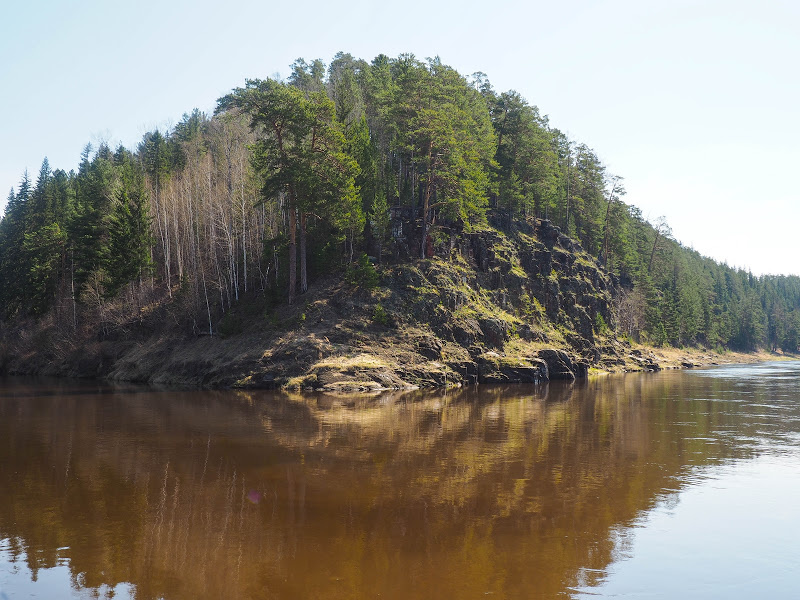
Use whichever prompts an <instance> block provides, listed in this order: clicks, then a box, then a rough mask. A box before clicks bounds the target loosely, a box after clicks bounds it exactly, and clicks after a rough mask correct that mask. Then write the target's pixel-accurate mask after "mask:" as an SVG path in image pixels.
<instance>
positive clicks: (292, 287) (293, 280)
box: [289, 203, 297, 304]
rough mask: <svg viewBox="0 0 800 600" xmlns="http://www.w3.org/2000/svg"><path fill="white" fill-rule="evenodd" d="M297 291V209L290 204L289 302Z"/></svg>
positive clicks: (290, 302) (292, 300)
mask: <svg viewBox="0 0 800 600" xmlns="http://www.w3.org/2000/svg"><path fill="white" fill-rule="evenodd" d="M296 293H297V209H296V208H295V207H294V203H292V204H291V205H290V206H289V304H292V303H293V302H294V297H295V294H296Z"/></svg>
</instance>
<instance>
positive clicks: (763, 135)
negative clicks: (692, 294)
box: [0, 0, 800, 273]
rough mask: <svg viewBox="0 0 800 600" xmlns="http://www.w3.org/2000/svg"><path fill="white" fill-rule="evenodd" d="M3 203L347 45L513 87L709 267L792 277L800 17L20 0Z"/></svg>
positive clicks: (717, 11) (7, 100)
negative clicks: (45, 161)
mask: <svg viewBox="0 0 800 600" xmlns="http://www.w3.org/2000/svg"><path fill="white" fill-rule="evenodd" d="M0 15H1V16H2V19H0V20H2V22H3V24H4V27H3V31H2V34H0V82H2V93H0V114H2V119H0V140H2V144H1V145H0V203H3V202H5V198H6V196H7V194H8V190H9V189H10V188H11V187H12V186H13V187H15V188H16V186H17V184H18V182H19V179H20V177H21V175H22V172H23V170H24V169H25V168H27V169H28V171H29V172H30V174H31V176H32V177H35V176H36V173H37V172H38V170H39V166H40V165H41V161H42V158H43V157H44V156H47V157H48V158H49V160H50V164H51V166H53V167H54V168H64V169H67V170H68V169H71V168H75V167H76V166H77V163H78V160H79V156H80V152H81V149H82V148H83V146H84V145H85V144H86V143H87V142H92V143H94V144H95V145H96V143H97V142H98V141H99V140H108V141H110V142H111V143H112V144H116V143H119V142H122V143H123V144H125V145H126V146H128V147H134V146H135V145H136V144H137V143H138V141H139V139H140V138H141V136H142V134H143V133H144V132H145V131H147V130H148V129H152V128H153V127H161V128H162V129H163V128H165V127H168V126H170V125H172V124H174V123H175V122H177V121H178V120H179V119H180V117H181V115H182V114H183V113H184V112H188V111H190V110H191V109H192V108H194V107H198V108H200V109H201V110H205V111H211V110H213V107H214V104H215V101H216V99H217V98H218V97H219V96H221V95H222V94H224V93H226V92H227V91H229V90H230V89H231V88H233V87H235V86H237V85H242V83H243V82H244V79H245V78H247V77H266V76H270V75H273V74H275V73H280V74H282V75H286V74H287V73H288V71H289V65H290V64H291V62H292V61H293V60H294V59H295V58H298V57H304V58H306V59H313V58H321V59H323V60H324V61H325V62H326V63H327V62H329V61H330V60H331V58H332V57H333V55H334V54H335V53H336V52H337V51H339V50H343V51H345V52H350V53H351V54H353V55H354V56H357V57H360V58H365V59H367V60H371V59H372V58H373V57H374V56H375V55H377V54H379V53H384V54H388V55H390V56H397V55H398V54H399V53H401V52H412V53H414V54H416V55H417V56H418V57H420V58H425V57H428V56H435V55H438V56H440V57H441V58H442V61H443V62H445V63H446V64H450V65H452V66H453V67H455V68H456V69H458V70H459V71H460V72H461V73H462V74H465V75H468V74H470V73H473V72H475V71H483V72H485V73H486V74H487V75H488V76H489V79H490V81H491V82H492V84H493V85H494V86H495V88H496V89H498V90H500V91H503V90H507V89H511V88H513V89H516V90H518V91H519V92H520V93H521V94H522V95H523V96H525V97H526V98H527V99H528V101H529V102H531V103H532V104H536V105H537V106H539V108H540V110H541V111H542V113H543V114H547V115H549V116H550V120H551V123H552V124H553V125H554V126H556V127H559V128H560V129H562V130H564V131H566V132H568V133H569V134H570V136H571V137H573V138H574V139H576V140H577V141H580V142H584V143H586V144H587V145H589V146H591V147H592V148H594V149H595V151H596V152H597V154H598V155H599V156H600V158H601V159H602V160H603V161H604V162H605V163H606V164H607V165H608V167H609V169H610V170H611V172H613V173H615V174H618V175H622V176H623V177H624V178H625V185H626V188H627V190H628V195H627V197H626V198H625V200H626V201H627V202H628V203H631V204H634V205H636V206H638V207H640V208H641V210H642V212H643V214H644V215H645V216H646V217H648V218H650V219H651V220H654V219H655V218H657V217H658V216H660V215H665V216H666V217H667V220H668V222H669V223H670V225H671V226H672V229H673V232H674V234H675V236H676V237H677V238H678V239H679V240H680V241H682V242H683V243H685V244H686V245H691V246H693V247H694V248H695V249H697V250H698V251H700V252H701V253H703V254H706V255H709V256H712V257H714V258H716V259H718V260H722V261H726V262H728V264H731V265H735V266H743V267H747V268H750V269H752V270H753V271H754V272H756V273H800V234H798V232H797V231H796V230H797V226H798V224H799V223H800V185H798V184H797V183H796V181H795V179H796V173H797V165H798V164H800V145H799V144H798V138H800V116H799V115H798V106H800V83H798V77H797V68H798V62H800V35H799V34H798V32H800V4H798V3H794V2H788V1H785V2H784V1H777V0H765V1H762V2H754V1H753V2H741V1H736V0H727V1H723V0H708V1H702V0H701V1H687V0H670V1H665V2H659V3H653V2H644V1H642V0H638V1H635V0H594V1H592V0H576V1H572V2H556V1H551V2H546V3H545V2H539V1H538V0H537V1H534V2H528V3H522V2H519V3H517V2H509V1H506V0H499V1H495V2H442V1H440V2H431V1H428V2H419V1H418V0H406V1H404V2H381V3H373V2H364V1H357V2H350V3H344V2H327V3H322V2H300V1H298V2H281V3H271V2H255V1H247V0H229V1H228V2H225V3H222V2H213V3H212V2H208V1H207V0H198V1H189V0H178V1H173V2H170V1H169V0H159V1H155V0H139V1H138V2H129V3H118V2H109V1H108V0H102V1H101V0H90V1H85V2H77V1H72V2H68V1H67V0H62V1H57V0H49V1H45V0H28V1H26V2H6V3H4V6H3V8H2V10H0Z"/></svg>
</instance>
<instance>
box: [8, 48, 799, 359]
mask: <svg viewBox="0 0 800 600" xmlns="http://www.w3.org/2000/svg"><path fill="white" fill-rule="evenodd" d="M43 150H46V149H43ZM624 193H625V191H624V184H623V180H622V178H621V177H620V176H618V174H612V173H609V172H608V171H607V169H606V168H605V167H604V165H603V163H602V161H601V160H600V159H599V158H598V155H597V154H596V153H595V151H594V150H593V149H591V148H588V147H587V146H586V145H584V144H582V143H580V142H578V141H576V140H572V139H570V138H569V137H568V136H567V135H565V134H564V133H562V132H561V131H560V130H559V129H557V128H556V127H554V126H552V125H551V124H550V123H549V121H548V119H547V117H546V116H544V115H542V114H541V113H540V112H539V109H538V108H537V107H536V106H534V105H532V104H529V103H528V101H526V100H525V99H524V98H522V97H521V96H520V95H519V94H518V93H516V92H514V91H507V92H498V91H496V90H495V89H493V87H492V86H491V84H490V83H489V80H488V79H487V77H486V76H485V75H484V74H481V73H478V74H475V75H472V76H469V77H465V76H463V75H461V74H459V73H458V72H456V71H455V70H454V69H452V68H451V67H448V66H447V65H444V64H442V63H441V61H440V60H439V59H429V60H426V61H422V60H418V59H416V58H415V57H414V56H413V55H400V56H398V57H397V58H389V57H387V56H384V55H380V56H378V57H376V58H375V59H373V60H372V61H371V62H367V61H365V60H361V59H356V58H354V57H352V56H350V55H348V54H342V53H340V54H337V55H336V57H334V59H333V60H332V61H331V63H330V64H329V65H328V66H327V67H326V66H325V65H324V64H323V63H322V62H321V61H319V60H314V61H311V62H306V61H304V60H298V61H296V62H295V63H294V64H293V65H292V73H291V75H290V76H289V77H288V79H287V80H286V81H276V80H272V79H263V80H262V79H254V80H248V81H247V82H244V85H243V87H240V88H237V89H234V90H232V91H231V92H230V93H229V94H228V95H226V96H225V97H223V98H221V99H220V100H219V102H218V106H217V109H216V111H215V114H214V115H206V114H204V113H202V112H200V111H197V110H195V111H193V112H192V113H190V114H186V115H184V117H183V119H182V120H181V121H180V122H179V123H178V124H177V125H176V126H175V127H174V128H173V129H171V130H168V131H151V132H149V133H147V134H145V136H144V138H143V139H142V141H141V143H140V144H139V145H138V147H136V148H124V147H119V148H109V147H108V146H106V145H101V146H100V147H98V148H92V147H90V146H87V147H86V149H85V151H84V153H83V154H82V156H81V160H80V166H79V167H78V170H77V172H74V171H70V172H65V171H63V170H58V169H56V170H53V169H52V168H51V166H50V165H49V164H48V162H47V160H45V161H44V163H43V164H42V166H41V169H40V171H39V172H38V174H37V175H36V176H35V177H29V175H28V174H27V173H26V174H25V175H23V176H22V180H21V182H20V184H19V186H18V187H17V188H16V189H14V190H11V192H10V194H9V196H8V204H7V206H6V211H5V215H4V217H3V219H2V222H0V311H2V315H1V317H2V320H3V322H4V323H5V327H6V328H8V327H9V326H10V325H9V324H11V323H19V322H23V321H24V322H41V321H42V320H49V321H48V322H50V323H51V324H53V325H54V326H56V327H58V328H60V331H64V332H69V331H73V332H83V333H84V334H85V335H86V332H87V331H88V332H95V333H96V334H97V335H99V336H100V337H102V336H104V335H110V332H113V330H114V328H115V327H116V326H117V325H119V324H120V323H127V322H132V321H136V320H138V321H140V322H141V321H143V320H145V319H146V318H147V315H148V314H149V312H148V311H150V312H152V311H153V310H155V309H154V307H156V306H159V305H160V303H165V302H166V303H172V305H173V306H178V307H180V311H182V312H180V313H179V315H180V317H174V316H173V318H174V320H175V323H176V324H179V325H180V327H182V328H184V329H186V330H187V331H188V332H190V333H194V334H195V335H200V334H203V335H205V334H211V335H212V336H214V335H216V334H217V333H220V332H223V333H224V332H225V326H226V323H227V321H226V318H227V316H228V315H229V314H231V313H232V312H235V311H236V310H237V307H238V306H240V305H241V303H242V302H251V301H255V300H253V299H261V300H259V301H260V302H262V304H263V306H264V307H265V308H264V310H263V311H260V312H257V317H258V318H260V319H267V320H269V319H270V318H271V317H270V316H269V315H270V314H271V313H270V311H271V310H273V308H270V307H280V306H283V305H286V304H290V303H293V304H294V305H295V306H296V305H300V304H302V303H303V296H304V294H306V293H307V292H308V290H309V288H312V289H313V287H314V285H315V282H319V281H321V277H323V276H325V277H327V278H329V277H330V275H331V274H336V273H341V274H342V275H345V276H346V277H347V278H349V279H348V281H353V285H358V284H363V283H364V282H365V281H373V280H374V281H378V279H376V277H380V276H381V273H382V272H384V271H385V270H387V269H389V268H390V267H396V266H397V265H401V264H412V263H414V264H416V263H415V261H419V260H420V259H424V260H436V257H444V256H451V254H452V252H453V251H454V249H455V248H458V247H460V246H461V244H462V241H463V240H464V239H466V238H465V236H466V237H468V236H470V235H473V234H475V233H476V232H486V231H489V230H493V231H499V232H501V233H503V234H509V235H510V234H511V233H514V232H519V231H522V230H523V229H524V227H525V226H530V227H532V229H531V231H533V230H534V229H536V227H540V226H541V225H542V224H550V225H552V226H556V227H557V228H558V229H559V230H560V233H563V234H567V235H568V236H570V237H571V238H574V239H576V240H578V241H579V242H580V245H581V246H582V249H583V250H585V251H586V252H587V253H588V254H589V255H591V257H593V260H594V261H595V262H596V264H598V265H599V266H600V267H602V268H604V269H606V270H607V271H608V272H610V273H611V274H612V275H613V277H612V279H613V281H614V285H613V311H612V313H611V314H610V315H608V318H604V317H603V316H602V314H599V316H598V314H595V315H594V321H595V322H594V323H593V324H592V326H593V327H594V329H595V331H596V332H598V333H599V332H608V331H609V329H611V330H616V334H617V336H618V337H628V338H631V339H633V340H636V341H642V342H647V343H650V344H653V345H656V346H659V345H673V346H682V345H703V346H706V347H711V348H731V349H742V350H749V349H755V348H770V349H777V348H782V349H784V350H787V351H793V352H794V351H797V349H798V342H799V341H800V308H799V307H800V279H799V278H798V277H795V276H762V277H756V276H753V275H752V274H750V273H748V272H745V271H742V270H736V269H732V268H730V267H728V266H726V265H723V264H719V263H716V262H714V261H712V260H710V259H708V258H705V257H703V256H700V255H699V254H698V253H697V252H694V251H692V250H690V249H687V248H685V247H683V246H681V245H680V243H679V242H678V241H676V240H675V239H674V238H673V237H672V235H671V232H670V229H669V227H668V226H667V224H666V223H664V222H661V221H659V222H657V223H649V222H647V221H646V220H645V219H644V218H643V217H642V215H641V213H640V211H639V210H638V209H637V208H636V207H633V206H629V205H627V204H625V203H624V202H623V201H622V200H621V198H622V197H623V196H624ZM532 224H533V225H532ZM536 224H538V225H536ZM556 231H558V230H556ZM742 243H746V240H743V241H742ZM367 257H369V258H367ZM373 265H377V266H373ZM551 276H552V277H556V278H557V277H559V273H557V272H555V270H554V271H553V272H552V273H542V274H541V277H544V278H546V277H551ZM326 281H328V279H326ZM373 285H375V284H373ZM531 302H533V303H534V304H536V302H535V299H531ZM501 304H502V303H501ZM378 306H380V305H378ZM170 314H171V315H175V314H177V313H174V312H172V313H170ZM530 315H531V316H530V318H531V319H532V320H536V319H539V320H540V321H545V320H547V319H548V316H545V313H544V312H542V311H539V312H537V311H532V312H531V313H530ZM390 316H391V315H390ZM303 317H305V314H303ZM550 317H552V318H549V321H550V323H549V325H548V324H547V323H539V325H541V326H542V327H545V326H546V325H547V326H551V327H554V328H557V327H558V326H559V316H558V314H555V315H550ZM386 318H387V317H385V316H384V317H382V316H381V315H380V314H377V315H376V316H375V319H376V320H377V321H381V320H382V319H384V320H385V319H386ZM564 322H565V321H564ZM564 322H562V323H560V325H561V326H563V323H564ZM243 327H247V325H244V326H243Z"/></svg>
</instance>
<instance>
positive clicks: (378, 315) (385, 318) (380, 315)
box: [372, 303, 392, 327]
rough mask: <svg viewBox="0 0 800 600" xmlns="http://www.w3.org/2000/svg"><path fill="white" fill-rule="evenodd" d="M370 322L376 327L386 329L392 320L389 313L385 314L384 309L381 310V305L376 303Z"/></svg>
mask: <svg viewBox="0 0 800 600" xmlns="http://www.w3.org/2000/svg"><path fill="white" fill-rule="evenodd" d="M372 322H373V323H376V324H378V325H383V326H384V327H388V326H389V325H391V323H392V318H391V317H390V316H389V313H387V312H386V309H385V308H383V305H382V304H380V303H378V304H376V305H375V310H374V311H372Z"/></svg>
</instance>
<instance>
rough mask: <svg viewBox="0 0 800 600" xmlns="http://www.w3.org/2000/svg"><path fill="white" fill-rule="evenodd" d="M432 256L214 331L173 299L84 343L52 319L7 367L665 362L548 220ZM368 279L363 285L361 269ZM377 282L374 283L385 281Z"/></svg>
mask: <svg viewBox="0 0 800 600" xmlns="http://www.w3.org/2000/svg"><path fill="white" fill-rule="evenodd" d="M432 250H433V255H432V256H431V258H428V259H425V260H415V261H407V262H399V263H396V264H391V265H379V266H378V267H377V268H376V267H373V266H372V265H371V264H369V263H367V264H362V266H361V267H360V269H361V271H362V272H361V273H359V272H358V270H355V271H354V270H352V269H351V273H350V276H349V277H342V276H341V275H331V276H328V277H327V278H325V279H322V280H318V281H316V282H315V283H314V285H313V286H312V289H311V290H310V292H309V293H307V294H306V295H304V296H302V297H301V298H300V300H299V302H298V303H296V304H295V305H294V306H283V305H281V306H278V307H269V306H267V305H266V304H265V303H264V301H263V299H261V298H258V297H253V298H251V299H249V300H245V301H243V302H241V303H240V305H238V306H236V308H235V309H234V310H233V311H229V313H228V314H226V315H224V317H223V318H222V319H220V321H219V322H218V323H217V331H216V332H215V334H214V335H213V336H197V335H194V334H193V333H192V331H193V330H194V328H189V327H188V326H187V325H186V319H185V318H183V317H182V316H181V314H180V310H181V309H180V307H179V306H178V305H177V304H176V301H173V302H172V303H165V304H164V305H161V306H158V307H154V308H153V309H152V310H151V312H150V313H149V317H148V319H149V321H148V320H145V322H142V321H141V320H140V321H139V322H137V323H133V322H132V323H126V324H122V325H119V326H117V327H116V328H112V329H110V330H109V329H108V328H106V329H104V330H103V331H102V332H100V331H94V330H91V329H89V330H85V331H84V332H83V333H82V334H81V335H79V334H76V333H74V332H73V331H71V330H70V329H69V328H66V329H64V328H62V327H58V326H56V325H55V324H54V321H53V320H52V319H51V320H49V321H48V320H43V321H40V322H38V323H30V322H28V323H24V324H16V325H14V326H13V327H11V326H6V327H5V329H4V330H3V331H2V332H0V338H1V339H2V346H0V368H2V369H3V370H4V371H5V372H9V373H37V374H49V375H69V376H85V377H107V378H111V379H119V380H129V381H146V382H150V383H167V384H180V385H191V386H206V387H225V386H243V387H265V386H266V387H269V386H287V387H293V388H304V389H320V388H322V389H327V390H349V389H377V388H404V387H411V386H444V385H453V384H464V383H500V382H502V383H508V382H536V381H544V380H548V379H575V378H582V377H585V376H586V375H587V373H588V371H589V369H590V368H591V367H596V368H602V369H607V370H608V369H611V370H614V369H616V370H620V369H623V368H632V369H640V370H641V369H648V368H656V367H657V364H655V363H654V362H653V363H652V364H650V363H647V362H646V361H644V360H643V359H642V358H641V356H639V357H637V356H635V355H632V354H631V353H630V348H629V347H628V346H626V344H625V343H623V342H620V341H618V340H617V339H616V338H615V337H614V335H613V330H614V326H615V319H614V313H613V310H612V295H613V293H614V289H615V288H614V286H615V282H614V281H613V278H612V277H610V276H609V274H608V273H606V272H605V271H604V270H603V269H602V268H601V267H600V266H599V265H598V263H597V262H596V261H595V259H594V258H592V257H591V256H590V255H588V254H587V253H586V252H584V251H583V249H582V248H581V247H580V245H579V244H577V243H576V242H575V241H573V240H572V239H570V238H568V237H567V236H565V235H563V234H562V233H561V232H560V231H559V229H558V228H557V227H554V226H553V225H552V224H551V223H550V222H549V221H546V220H538V219H537V220H531V221H530V222H528V223H523V224H522V225H521V226H518V227H517V228H516V229H514V230H513V231H511V232H503V231H501V230H500V229H497V228H493V227H486V228H484V229H482V230H479V231H473V232H469V233H463V234H459V235H453V236H451V237H449V238H440V239H437V240H435V243H433V244H432ZM364 271H366V272H367V273H366V275H370V277H360V276H359V275H365V273H364ZM376 275H377V282H376V277H375V276H376Z"/></svg>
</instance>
